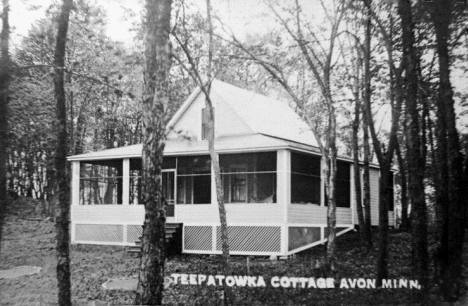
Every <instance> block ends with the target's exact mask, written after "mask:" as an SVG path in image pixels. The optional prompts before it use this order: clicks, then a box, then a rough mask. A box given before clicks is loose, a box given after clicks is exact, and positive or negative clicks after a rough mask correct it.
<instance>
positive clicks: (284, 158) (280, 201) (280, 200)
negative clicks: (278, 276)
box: [276, 150, 291, 254]
mask: <svg viewBox="0 0 468 306" xmlns="http://www.w3.org/2000/svg"><path fill="white" fill-rule="evenodd" d="M276 182H277V186H276V188H277V190H276V201H277V205H281V206H282V208H283V209H282V210H283V224H282V226H281V228H282V230H281V232H282V233H281V253H282V254H286V253H287V252H288V227H287V222H288V207H289V205H290V204H291V152H290V151H289V150H278V151H277V162H276Z"/></svg>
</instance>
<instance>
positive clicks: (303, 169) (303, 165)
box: [291, 152, 321, 205]
mask: <svg viewBox="0 0 468 306" xmlns="http://www.w3.org/2000/svg"><path fill="white" fill-rule="evenodd" d="M320 159H321V157H320V156H314V155H306V154H302V153H296V152H291V203H294V204H317V205H320Z"/></svg>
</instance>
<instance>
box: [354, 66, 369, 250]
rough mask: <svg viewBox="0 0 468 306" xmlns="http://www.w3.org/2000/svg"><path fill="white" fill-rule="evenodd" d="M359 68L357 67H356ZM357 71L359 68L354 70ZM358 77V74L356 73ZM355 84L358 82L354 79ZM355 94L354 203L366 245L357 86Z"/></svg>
mask: <svg viewBox="0 0 468 306" xmlns="http://www.w3.org/2000/svg"><path fill="white" fill-rule="evenodd" d="M357 66H358V67H359V65H357ZM356 70H357V71H359V68H358V69H356ZM356 75H359V72H357V73H356ZM356 82H359V80H358V79H357V77H356ZM355 90H356V94H355V99H354V122H353V169H354V201H355V203H356V214H357V216H358V221H359V237H360V239H361V244H362V245H363V246H364V245H366V240H367V239H366V224H365V221H364V213H363V209H362V188H361V166H360V165H359V139H358V138H359V121H360V113H361V103H360V101H359V93H358V92H359V85H358V84H356V86H355Z"/></svg>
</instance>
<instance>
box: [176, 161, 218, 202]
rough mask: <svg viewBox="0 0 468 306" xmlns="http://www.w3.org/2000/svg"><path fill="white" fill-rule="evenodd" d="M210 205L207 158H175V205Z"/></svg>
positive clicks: (209, 169)
mask: <svg viewBox="0 0 468 306" xmlns="http://www.w3.org/2000/svg"><path fill="white" fill-rule="evenodd" d="M210 203H211V159H210V157H209V156H205V155H204V156H184V157H177V204H210Z"/></svg>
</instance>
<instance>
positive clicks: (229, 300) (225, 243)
mask: <svg viewBox="0 0 468 306" xmlns="http://www.w3.org/2000/svg"><path fill="white" fill-rule="evenodd" d="M206 12H207V21H208V33H209V37H208V67H207V78H208V84H207V88H206V92H207V95H206V99H205V105H206V108H207V109H208V147H209V150H210V157H211V164H212V166H213V172H214V179H215V184H216V199H217V202H218V210H219V221H220V224H221V243H222V250H223V266H224V275H226V276H228V275H231V274H232V273H231V265H230V259H229V238H228V227H227V219H226V209H225V207H224V188H223V183H222V181H221V171H220V167H219V155H218V153H217V152H216V151H215V121H214V110H213V103H212V101H211V96H210V94H211V80H212V66H211V65H212V61H213V23H212V21H211V3H210V0H206ZM224 292H225V294H224V305H229V304H233V303H234V301H233V295H232V292H231V290H230V287H228V286H226V283H225V282H224Z"/></svg>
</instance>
